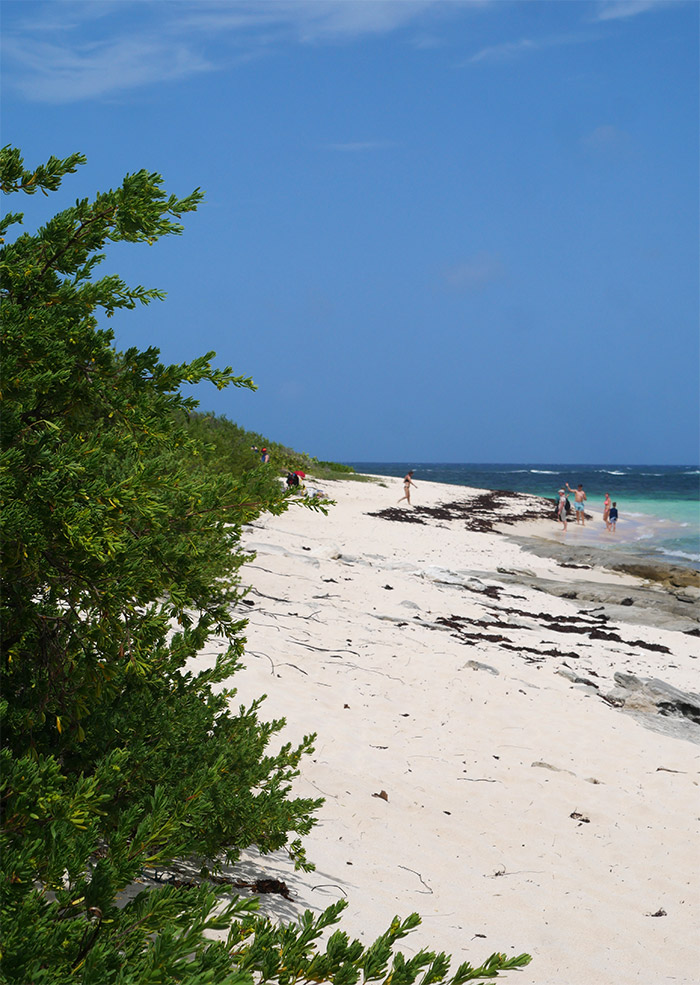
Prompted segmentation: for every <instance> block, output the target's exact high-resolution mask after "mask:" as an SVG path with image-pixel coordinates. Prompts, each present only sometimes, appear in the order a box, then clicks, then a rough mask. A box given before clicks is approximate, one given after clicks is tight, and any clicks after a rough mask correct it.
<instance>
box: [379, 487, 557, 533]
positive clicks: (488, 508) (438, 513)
mask: <svg viewBox="0 0 700 985" xmlns="http://www.w3.org/2000/svg"><path fill="white" fill-rule="evenodd" d="M551 512H552V505H551V503H550V501H549V500H547V499H544V498H543V497H541V496H532V495H529V494H527V493H516V492H510V491H508V490H506V489H494V490H486V491H485V492H482V493H479V494H477V495H473V496H470V497H467V498H465V499H461V500H456V501H452V502H447V503H439V504H438V505H437V506H416V507H414V508H413V509H412V510H411V511H410V512H409V511H408V510H402V509H399V508H398V507H396V506H391V507H389V508H387V509H385V510H377V511H376V512H372V513H368V516H374V517H379V518H380V519H382V520H397V521H399V522H401V523H423V524H424V523H427V522H429V521H432V522H434V523H438V524H439V522H440V521H445V520H452V521H454V520H460V521H462V522H463V523H464V525H465V527H466V529H467V530H472V531H476V532H477V533H499V532H500V531H498V530H496V529H495V528H494V524H495V523H503V524H508V525H511V524H513V523H519V522H520V521H522V520H535V519H537V520H540V519H542V518H546V517H550V516H551Z"/></svg>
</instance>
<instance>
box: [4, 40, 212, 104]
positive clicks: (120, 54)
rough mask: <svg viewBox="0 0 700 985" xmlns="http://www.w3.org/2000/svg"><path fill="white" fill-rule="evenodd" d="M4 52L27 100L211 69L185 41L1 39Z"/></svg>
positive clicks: (95, 92)
mask: <svg viewBox="0 0 700 985" xmlns="http://www.w3.org/2000/svg"><path fill="white" fill-rule="evenodd" d="M5 58H6V59H7V58H9V59H11V60H12V61H13V62H14V63H15V65H16V66H18V67H19V70H20V71H19V74H18V75H17V77H16V78H15V85H16V87H17V88H18V89H19V90H20V91H21V92H22V94H23V95H24V96H25V97H26V98H27V99H30V100H37V101H40V102H45V103H67V102H76V101H79V100H84V99H92V98H95V97H98V96H104V95H106V94H111V93H118V92H123V91H125V90H128V89H133V88H135V87H137V86H143V85H148V84H150V83H153V82H164V81H172V80H174V79H182V78H185V77H188V76H191V75H194V74H196V73H200V72H207V71H211V69H212V67H213V66H212V65H211V63H210V62H208V61H207V60H206V59H205V58H203V57H201V56H199V55H197V54H196V53H195V52H194V51H193V50H192V49H191V48H190V47H188V46H187V45H185V44H178V43H175V44H172V43H161V42H159V41H155V40H147V39H144V40H141V39H138V38H120V39H117V40H114V41H109V42H92V43H90V42H86V43H82V44H78V45H69V44H60V43H55V42H51V43H49V42H45V41H34V40H32V41H28V40H24V41H23V42H19V41H17V40H16V39H14V38H8V39H6V44H5Z"/></svg>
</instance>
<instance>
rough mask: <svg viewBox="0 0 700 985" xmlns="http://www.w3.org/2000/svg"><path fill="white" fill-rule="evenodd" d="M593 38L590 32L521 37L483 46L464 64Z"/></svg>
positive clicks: (577, 42) (507, 57) (505, 58)
mask: <svg viewBox="0 0 700 985" xmlns="http://www.w3.org/2000/svg"><path fill="white" fill-rule="evenodd" d="M590 40H591V34H590V32H582V33H581V34H556V35H553V36H551V37H548V38H538V39H537V40H536V41H533V40H532V39H530V38H521V40H520V41H504V42H503V43H502V44H494V45H490V46H489V47H487V48H482V49H481V51H477V53H476V54H475V55H472V56H471V58H468V59H467V61H466V62H465V63H463V64H467V65H473V64H476V63H478V62H489V61H490V62H499V61H508V60H509V59H511V58H516V57H517V56H518V55H523V54H529V53H531V52H535V51H544V50H545V49H547V48H560V47H562V46H563V45H568V44H584V43H585V42H587V41H590Z"/></svg>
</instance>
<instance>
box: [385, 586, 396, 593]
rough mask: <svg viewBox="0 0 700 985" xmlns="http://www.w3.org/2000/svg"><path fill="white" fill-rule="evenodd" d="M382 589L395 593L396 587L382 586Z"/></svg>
mask: <svg viewBox="0 0 700 985" xmlns="http://www.w3.org/2000/svg"><path fill="white" fill-rule="evenodd" d="M382 588H383V589H385V590H386V591H387V592H393V591H394V586H393V585H382Z"/></svg>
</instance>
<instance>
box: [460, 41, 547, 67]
mask: <svg viewBox="0 0 700 985" xmlns="http://www.w3.org/2000/svg"><path fill="white" fill-rule="evenodd" d="M542 47H544V44H543V42H541V41H539V42H538V41H530V40H529V39H528V38H523V39H522V40H521V41H504V42H503V44H494V45H490V46H489V47H488V48H482V49H481V51H477V53H476V54H475V55H472V56H471V58H470V59H469V61H470V62H484V61H505V60H506V59H508V58H512V57H513V56H514V55H519V54H521V53H522V52H524V51H536V50H537V49H538V48H542Z"/></svg>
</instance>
